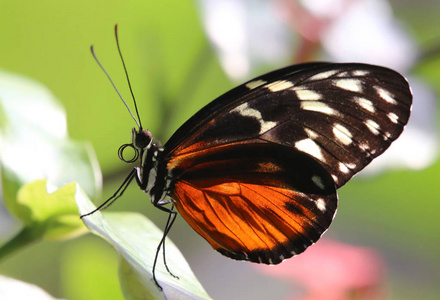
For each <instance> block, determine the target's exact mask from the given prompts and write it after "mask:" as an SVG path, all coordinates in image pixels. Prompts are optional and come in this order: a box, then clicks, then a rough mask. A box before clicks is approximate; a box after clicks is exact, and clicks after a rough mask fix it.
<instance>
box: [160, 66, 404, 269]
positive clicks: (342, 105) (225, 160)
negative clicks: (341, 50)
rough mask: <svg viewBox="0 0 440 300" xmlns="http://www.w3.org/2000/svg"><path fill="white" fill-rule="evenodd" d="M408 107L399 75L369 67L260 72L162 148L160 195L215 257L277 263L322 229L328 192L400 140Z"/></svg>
mask: <svg viewBox="0 0 440 300" xmlns="http://www.w3.org/2000/svg"><path fill="white" fill-rule="evenodd" d="M411 102H412V96H411V92H410V89H409V86H408V83H407V82H406V80H405V79H404V78H403V77H402V76H401V75H400V74H398V73H396V72H394V71H392V70H389V69H386V68H382V67H376V66H371V65H364V64H330V63H311V64H302V65H296V66H291V67H287V68H284V69H280V70H277V71H274V72H271V73H268V74H265V75H262V76H260V77H257V78H255V79H253V80H251V81H249V82H247V83H245V84H243V85H240V86H239V87H237V88H235V89H233V90H231V91H230V92H228V93H226V94H224V95H223V96H220V97H219V98H217V99H216V100H214V101H213V102H211V103H210V104H208V105H207V106H205V107H204V108H203V109H201V110H200V111H199V112H198V113H196V114H195V115H194V116H193V117H192V118H190V119H189V120H188V121H187V122H186V123H185V124H183V125H182V126H181V127H180V128H179V129H178V130H177V131H176V133H175V134H174V135H173V136H172V137H171V138H170V140H169V141H168V142H167V143H166V144H165V146H164V152H163V154H164V157H163V159H164V160H163V162H164V163H165V164H166V168H167V172H168V175H167V176H168V182H169V187H168V194H169V195H170V196H171V198H172V199H173V201H174V203H175V205H176V208H177V210H178V211H179V212H180V214H181V215H182V216H183V218H185V220H186V221H187V222H188V223H189V224H190V225H191V226H192V227H193V228H194V230H196V231H197V232H198V233H199V234H200V235H201V236H203V237H204V238H205V239H206V240H207V241H208V242H209V243H210V244H211V245H212V246H213V247H214V248H215V249H216V250H217V251H219V252H221V253H222V254H224V255H226V256H229V257H231V258H234V259H241V260H250V261H253V262H262V263H269V264H272V263H278V262H280V261H282V259H284V258H288V257H290V256H292V255H294V254H297V253H300V252H302V251H304V250H305V248H307V247H308V246H309V245H311V244H312V243H314V242H316V240H317V239H319V237H320V236H321V235H322V233H323V232H324V231H325V230H326V229H327V228H328V227H329V226H330V223H331V221H332V218H333V216H334V214H335V212H336V207H337V195H336V188H337V187H340V186H342V185H344V184H345V183H346V182H347V181H348V180H349V179H350V178H351V177H352V176H353V175H354V174H356V173H357V172H359V171H360V170H361V169H363V168H364V167H365V166H366V165H367V164H368V163H369V162H370V161H371V160H372V159H373V158H374V157H376V156H378V155H380V154H381V153H383V152H384V151H385V150H386V149H387V148H388V147H389V145H390V144H391V142H392V141H393V140H395V139H396V138H397V137H398V136H399V135H400V134H401V132H402V130H403V127H404V126H405V124H406V123H407V121H408V118H409V114H410V107H411Z"/></svg>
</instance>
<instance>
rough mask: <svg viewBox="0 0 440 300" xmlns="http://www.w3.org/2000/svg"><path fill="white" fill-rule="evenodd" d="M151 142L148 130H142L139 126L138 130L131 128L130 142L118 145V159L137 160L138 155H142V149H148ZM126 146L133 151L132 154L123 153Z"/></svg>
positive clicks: (129, 161)
mask: <svg viewBox="0 0 440 300" xmlns="http://www.w3.org/2000/svg"><path fill="white" fill-rule="evenodd" d="M152 142H153V137H152V135H151V132H150V131H148V130H142V128H140V129H139V130H137V129H136V128H133V130H132V142H131V144H124V145H122V146H121V147H119V150H118V156H119V159H121V160H122V161H124V162H126V163H133V162H135V161H137V160H138V158H139V156H142V154H143V153H144V151H146V150H148V149H149V148H150V147H151V145H152ZM127 148H130V149H131V151H132V152H134V153H133V154H132V155H131V154H125V153H124V151H126V149H127Z"/></svg>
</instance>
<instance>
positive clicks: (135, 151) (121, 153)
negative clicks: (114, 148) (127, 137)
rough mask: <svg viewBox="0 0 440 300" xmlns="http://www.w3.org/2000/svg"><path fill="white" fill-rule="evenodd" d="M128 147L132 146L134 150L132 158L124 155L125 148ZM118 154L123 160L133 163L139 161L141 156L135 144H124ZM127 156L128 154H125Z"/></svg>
mask: <svg viewBox="0 0 440 300" xmlns="http://www.w3.org/2000/svg"><path fill="white" fill-rule="evenodd" d="M127 147H128V148H131V150H132V151H133V156H132V157H131V158H130V159H127V158H125V157H124V150H125V149H126V148H127ZM125 152H127V151H125ZM118 156H119V159H120V160H122V161H123V162H126V163H133V162H135V161H137V159H138V158H139V150H138V149H136V148H135V147H134V146H133V144H124V145H122V146H121V147H119V150H118ZM125 156H127V155H125Z"/></svg>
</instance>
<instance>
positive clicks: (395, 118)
mask: <svg viewBox="0 0 440 300" xmlns="http://www.w3.org/2000/svg"><path fill="white" fill-rule="evenodd" d="M387 117H388V119H390V120H391V122H393V123H394V124H397V123H398V122H399V116H398V115H396V114H395V113H392V112H390V113H388V114H387Z"/></svg>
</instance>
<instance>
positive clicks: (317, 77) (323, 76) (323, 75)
mask: <svg viewBox="0 0 440 300" xmlns="http://www.w3.org/2000/svg"><path fill="white" fill-rule="evenodd" d="M337 72H338V70H330V71H326V72H321V73H318V74H315V75H313V76H312V77H310V78H309V79H308V80H309V81H315V80H322V79H327V78H329V77H331V76H333V75H335V74H336V73H337Z"/></svg>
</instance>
